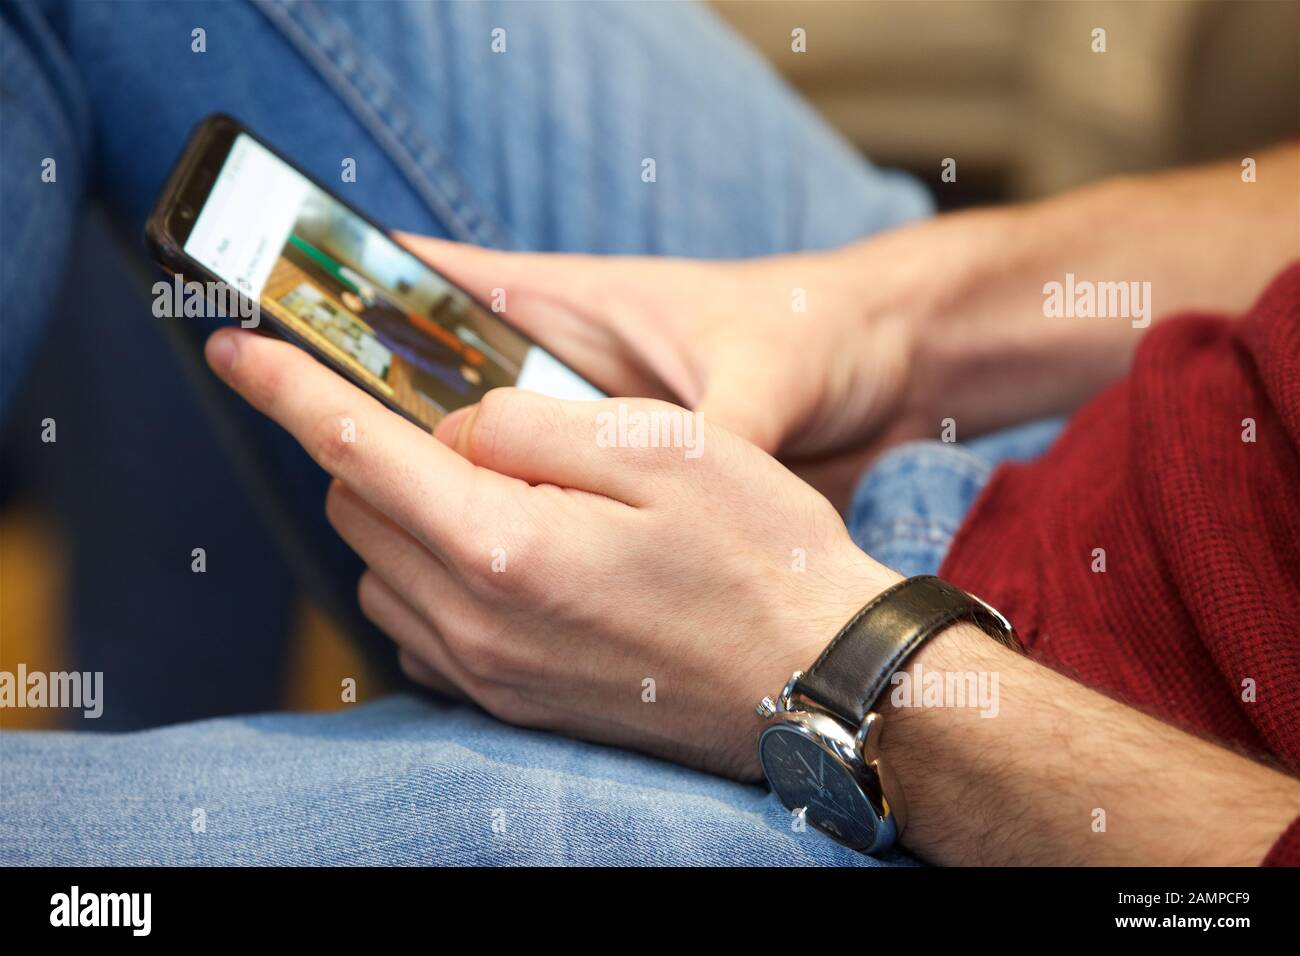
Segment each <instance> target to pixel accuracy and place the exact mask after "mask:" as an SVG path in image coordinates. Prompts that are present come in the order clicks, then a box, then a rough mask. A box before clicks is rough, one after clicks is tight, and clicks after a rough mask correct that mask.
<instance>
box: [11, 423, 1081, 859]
mask: <svg viewBox="0 0 1300 956" xmlns="http://www.w3.org/2000/svg"><path fill="white" fill-rule="evenodd" d="M1058 429H1059V425H1058V424H1057V423H1055V422H1045V423H1039V424H1034V425H1028V426H1024V427H1021V428H1017V429H1013V430H1011V431H1008V432H1003V433H1000V434H997V435H992V436H988V437H986V438H982V439H977V440H975V441H973V442H970V443H969V444H967V445H964V446H963V445H946V444H942V443H939V442H934V441H926V442H915V443H912V444H908V445H904V446H900V447H899V448H897V449H895V450H893V451H891V452H889V453H887V454H886V455H884V456H882V457H881V459H880V460H879V461H878V463H877V464H876V465H875V466H874V467H873V468H872V470H871V471H870V472H869V473H868V474H867V476H866V477H865V478H864V479H863V481H862V483H861V485H860V486H859V488H858V491H857V494H856V496H855V499H854V504H853V510H852V515H851V521H850V530H851V531H852V532H853V535H854V540H855V541H857V542H858V543H859V544H860V545H862V546H863V547H864V548H866V550H868V551H870V552H871V553H872V554H873V555H874V556H875V557H877V558H879V559H880V560H882V561H884V562H885V563H887V564H889V565H891V566H893V567H895V568H897V569H899V570H901V571H904V572H905V573H908V574H919V573H926V572H934V571H935V570H936V569H937V568H938V566H939V564H940V562H941V561H942V560H943V556H944V554H945V552H946V550H947V547H948V544H949V543H950V542H951V540H952V536H953V534H954V533H955V531H956V529H957V527H958V525H960V523H961V521H962V517H963V515H964V514H965V512H966V510H967V509H968V508H969V507H970V504H971V503H972V502H973V501H974V499H975V496H976V495H977V494H978V493H979V490H980V488H981V487H982V486H983V485H984V483H985V482H986V481H987V479H988V477H989V475H990V474H991V473H992V471H993V469H994V468H995V467H996V465H997V464H998V463H999V462H1000V461H1004V460H1011V459H1029V458H1033V457H1035V456H1037V455H1038V454H1040V453H1041V452H1042V451H1043V450H1045V449H1046V447H1047V446H1048V445H1049V444H1050V443H1051V441H1052V440H1053V438H1054V437H1055V435H1056V433H1057V431H1058ZM776 689H777V688H773V690H776ZM886 732H888V731H886ZM0 767H3V768H4V775H3V780H2V782H0V863H4V864H15V863H47V864H119V865H126V864H144V863H163V864H241V863H260V864H309V863H311V864H330V863H334V864H442V865H451V864H465V865H468V864H537V865H545V864H589V865H600V864H606V865H619V864H717V865H760V866H797V865H801V864H825V865H843V866H873V865H907V864H910V863H913V862H914V861H913V860H912V859H911V858H910V857H908V856H907V855H906V854H905V853H903V852H901V851H895V852H893V853H891V854H888V855H886V856H884V857H881V858H879V859H874V858H871V857H866V856H862V855H860V854H857V853H853V852H852V851H849V850H846V849H845V848H844V847H841V846H840V845H839V844H837V843H835V842H834V841H832V840H830V839H828V838H826V837H824V836H822V835H821V834H819V833H817V832H816V831H814V830H811V829H809V830H804V831H799V830H797V829H796V828H795V826H794V822H795V821H794V818H793V817H792V815H791V814H790V813H789V812H788V811H787V810H786V809H785V808H784V807H783V806H782V805H781V804H780V802H779V801H778V800H777V799H776V797H775V796H773V795H772V794H770V793H769V792H768V791H767V790H766V789H764V788H760V787H753V786H748V785H745V784H740V783H735V782H733V781H730V780H723V779H721V778H719V777H714V776H711V775H709V774H705V773H701V772H698V771H695V770H688V769H686V768H684V767H680V766H677V765H675V764H671V763H667V762H664V761H662V760H656V759H653V758H651V757H646V756H642V755H640V754H634V753H631V752H629V751H626V750H619V749H617V748H612V747H603V746H597V745H595V744H588V743H582V742H580V741H575V740H570V739H567V738H564V737H560V736H556V735H554V734H549V733H542V732H538V731H531V730H521V729H519V728H515V727H510V726H507V725H505V724H502V723H500V722H498V721H496V720H494V719H492V718H491V717H489V716H487V715H485V714H484V713H482V712H481V711H478V710H476V709H474V708H471V707H467V706H460V705H452V704H440V703H434V702H430V701H427V700H421V699H417V698H415V697H409V696H397V697H389V698H386V699H383V700H381V701H379V702H377V703H374V704H369V705H363V706H357V707H355V708H353V709H351V710H346V711H342V712H339V713H333V714H324V715H320V714H304V715H290V714H266V715H261V716H256V717H235V718H222V719H217V720H210V721H206V722H201V723H194V724H185V725H181V726H176V727H169V728H164V729H160V730H149V731H140V732H137V733H132V734H112V735H86V734H76V733H27V734H14V733H9V734H0ZM54 795H57V799H55V796H54ZM200 824H201V826H200ZM196 830H197V832H196Z"/></svg>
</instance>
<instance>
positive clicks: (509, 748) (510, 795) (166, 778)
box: [0, 697, 907, 866]
mask: <svg viewBox="0 0 1300 956" xmlns="http://www.w3.org/2000/svg"><path fill="white" fill-rule="evenodd" d="M0 764H2V765H3V766H4V767H5V775H4V780H3V783H2V785H0V791H2V793H0V796H2V797H3V802H2V805H3V807H4V810H3V818H2V819H0V863H3V864H5V865H13V864H53V865H108V864H114V865H131V864H147V863H148V864H203V865H216V864H226V865H236V864H267V865H275V864H279V865H292V864H324V865H329V864H425V865H435V864H441V865H497V864H533V865H555V864H578V865H618V864H631V863H645V864H689V865H698V864H716V865H791V866H797V865H807V864H835V865H860V866H870V865H873V864H877V863H879V862H881V861H876V860H872V859H871V858H869V857H864V856H860V855H859V854H856V853H853V852H851V851H849V850H846V849H844V848H843V847H840V846H839V845H838V844H836V843H834V842H833V841H831V840H829V839H826V838H825V837H822V836H821V835H820V834H818V833H816V832H815V831H813V830H811V829H808V830H805V831H803V832H796V831H795V830H794V829H793V828H792V826H791V821H792V817H791V816H790V814H788V813H787V812H786V811H785V809H784V808H783V807H781V806H780V804H779V803H777V802H776V800H775V798H773V797H771V796H769V795H768V794H767V792H766V791H765V790H763V789H760V788H758V787H751V786H746V785H744V784H738V783H734V782H731V781H727V780H722V779H720V778H717V777H711V776H709V775H707V774H702V773H697V772H695V771H691V770H687V769H685V768H682V767H678V766H676V765H674V764H670V763H665V762H663V761H658V760H653V759H651V758H648V757H642V756H639V755H636V754H632V753H628V752H626V751H620V750H615V749H611V748H607V747H598V746H594V745H591V744H583V743H577V742H574V741H570V740H566V739H564V738H562V737H556V736H554V735H551V734H544V733H538V732H534V731H525V730H517V729H514V728H509V727H506V726H504V725H502V724H500V723H498V722H496V721H494V720H492V719H491V718H489V717H487V716H485V715H483V714H481V713H479V712H478V711H474V710H470V709H468V708H462V707H449V706H439V705H435V704H429V703H425V702H421V701H418V700H416V699H415V698H412V697H391V698H387V699H385V700H383V701H380V702H378V703H375V704H371V705H368V706H365V707H358V708H356V709H354V710H349V711H346V712H343V713H336V714H329V715H299V716H290V715H265V716H259V717H247V718H225V719H221V720H214V721H209V722H206V723H198V724H186V725H182V726H178V727H171V728H166V729H161V730H151V731H143V732H139V733H134V734H124V735H96V736H94V737H89V736H86V735H82V734H69V733H29V734H13V733H11V734H3V735H0ZM286 767H289V768H291V772H288V773H286V772H285V770H286ZM54 792H57V793H59V799H58V801H52V800H51V799H50V794H51V793H54ZM885 862H907V860H906V857H904V856H902V855H896V856H895V857H892V858H890V860H889V861H885Z"/></svg>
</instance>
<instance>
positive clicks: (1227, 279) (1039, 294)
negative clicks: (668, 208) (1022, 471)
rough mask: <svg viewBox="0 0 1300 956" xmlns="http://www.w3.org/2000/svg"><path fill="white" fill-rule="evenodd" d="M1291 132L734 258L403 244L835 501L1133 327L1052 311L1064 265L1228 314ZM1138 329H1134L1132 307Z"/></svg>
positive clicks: (1282, 249)
mask: <svg viewBox="0 0 1300 956" xmlns="http://www.w3.org/2000/svg"><path fill="white" fill-rule="evenodd" d="M1297 154H1298V151H1297V147H1296V146H1294V145H1287V146H1283V147H1279V148H1276V149H1273V150H1266V151H1263V152H1262V153H1261V154H1260V155H1259V157H1258V159H1259V167H1258V169H1259V179H1258V182H1254V183H1249V184H1246V183H1243V182H1242V181H1241V177H1240V168H1239V166H1238V165H1237V163H1236V162H1235V161H1233V162H1228V163H1222V164H1218V165H1211V166H1204V167H1199V168H1195V169H1189V170H1181V171H1176V172H1172V173H1160V174H1157V175H1153V176H1146V177H1141V178H1128V179H1117V180H1113V181H1109V182H1106V183H1102V184H1099V185H1096V186H1089V187H1086V188H1084V189H1079V190H1076V191H1075V192H1072V193H1069V194H1066V195H1064V196H1061V197H1058V198H1053V199H1050V200H1046V201H1042V202H1036V203H1031V204H1026V205H1023V206H1016V207H1008V208H1000V209H990V210H977V211H973V212H963V213H958V214H951V215H946V216H940V217H938V218H936V219H933V220H929V221H927V222H921V223H916V224H913V225H909V226H906V227H903V228H900V229H895V230H892V231H890V232H887V233H883V234H881V235H878V236H874V237H872V238H870V239H866V240H864V241H862V242H858V243H855V244H853V245H851V246H847V247H845V248H843V249H839V250H835V251H833V252H825V253H805V254H800V255H788V256H773V257H769V258H764V259H753V260H747V261H744V262H706V261H700V260H671V259H652V258H634V257H598V256H574V255H540V254H532V253H527V254H518V253H501V252H492V251H489V250H484V249H476V248H472V247H467V246H460V245H457V244H455V243H450V242H444V241H440V240H434V239H425V238H421V237H418V236H403V237H401V238H402V240H403V241H404V242H405V243H406V244H407V245H408V246H409V247H410V248H411V249H412V251H414V252H415V253H417V254H418V255H421V256H423V257H424V258H425V259H427V260H428V261H429V262H431V263H432V264H433V265H434V266H435V267H436V268H438V269H440V270H442V271H443V272H445V273H447V274H448V275H449V276H451V277H452V278H453V279H455V280H457V281H458V282H460V283H461V284H462V285H464V286H465V287H466V288H468V289H470V290H471V291H472V292H474V293H476V294H477V295H478V296H479V297H480V298H482V299H484V300H485V301H497V300H499V297H498V295H497V294H496V290H501V291H503V292H504V293H505V312H506V314H507V315H508V316H509V317H510V319H511V321H513V322H515V323H516V324H518V325H520V326H521V327H522V328H523V329H524V330H525V331H527V332H528V333H529V334H530V335H532V336H533V337H534V338H536V339H537V340H538V341H540V342H541V343H542V344H544V345H546V346H547V347H548V348H550V349H551V350H552V351H554V352H555V353H556V354H558V355H559V356H560V357H561V358H563V359H565V360H566V361H567V362H569V363H570V364H571V365H573V367H574V368H576V369H577V370H578V371H580V372H582V373H583V374H585V375H587V376H588V377H589V378H590V379H591V380H592V381H593V382H595V383H596V384H597V385H600V386H602V387H603V388H604V389H605V390H606V391H608V392H610V393H611V394H620V395H644V396H649V397H655V398H664V399H668V400H670V401H673V402H676V403H677V404H680V405H685V406H687V407H689V408H698V409H703V410H704V411H705V412H706V413H707V415H708V417H709V418H710V420H712V421H713V422H714V423H716V424H720V425H723V426H725V427H727V428H728V429H730V430H732V431H734V432H736V433H737V434H739V435H741V436H742V437H744V438H747V439H749V440H750V441H752V442H753V443H754V444H756V445H758V446H759V447H760V448H762V449H763V450H764V451H767V452H770V453H772V454H774V455H777V456H778V457H779V458H780V459H781V460H782V461H784V462H786V463H787V464H788V465H789V466H790V467H791V468H792V469H793V470H794V471H795V472H796V473H797V474H799V475H800V476H801V477H803V478H804V479H805V480H807V481H809V482H810V483H811V484H813V486H814V487H816V488H817V489H818V490H819V491H821V492H822V493H823V494H825V495H827V496H828V497H829V498H830V499H831V500H832V501H834V502H835V503H836V504H837V505H838V506H841V507H842V506H843V505H844V504H845V503H846V502H847V499H848V494H849V492H850V491H851V489H852V486H853V484H854V482H855V481H856V479H857V478H858V477H859V476H860V475H861V473H862V471H863V469H864V467H865V466H866V464H867V463H868V462H869V461H870V459H871V458H872V457H873V456H874V455H875V454H877V453H879V452H880V451H881V450H883V449H884V448H887V447H889V446H890V445H892V444H895V443H897V442H900V441H905V440H908V439H913V438H921V437H938V436H939V434H940V431H941V429H942V428H943V424H942V423H943V421H944V420H945V419H952V420H953V421H954V422H955V424H956V428H957V434H958V436H959V437H960V438H961V439H963V440H964V439H966V438H970V437H973V436H975V435H978V434H980V433H982V432H986V431H990V430H993V429H996V428H1001V427H1005V426H1007V425H1012V424H1015V423H1017V422H1022V421H1030V420H1033V419H1037V418H1043V417H1047V416H1051V415H1059V414H1064V413H1067V412H1069V411H1071V410H1073V409H1074V408H1076V407H1077V406H1078V405H1079V404H1081V403H1082V402H1084V401H1086V400H1087V399H1088V398H1090V397H1091V396H1092V395H1094V394H1096V392H1097V391H1098V390H1100V389H1101V388H1102V387H1103V386H1105V385H1106V384H1107V383H1108V382H1110V381H1112V380H1114V379H1115V378H1117V377H1119V376H1120V375H1122V374H1123V373H1124V372H1125V370H1126V369H1127V367H1128V363H1129V360H1130V357H1131V355H1132V352H1133V349H1134V348H1135V347H1136V345H1137V343H1138V341H1139V339H1140V338H1141V336H1142V335H1143V333H1144V331H1145V327H1144V326H1142V327H1136V328H1135V327H1134V324H1133V323H1132V322H1131V321H1130V320H1129V319H1127V318H1124V317H1111V318H1092V317H1075V318H1047V317H1046V316H1045V315H1044V311H1043V305H1044V292H1043V287H1044V285H1045V284H1046V283H1049V282H1058V283H1059V282H1063V281H1064V280H1065V277H1066V274H1067V273H1070V274H1074V275H1077V276H1078V277H1079V278H1080V279H1084V280H1088V281H1110V282H1145V283H1150V293H1151V295H1150V300H1149V301H1148V302H1147V303H1146V305H1147V306H1148V307H1149V308H1150V309H1151V310H1152V314H1150V315H1149V316H1148V317H1147V319H1148V321H1153V322H1158V321H1159V320H1160V319H1161V318H1162V317H1164V316H1167V315H1170V314H1173V313H1175V312H1178V311H1181V310H1184V309H1187V308H1201V309H1209V310H1215V311H1226V312H1235V311H1238V310H1240V309H1243V308H1244V307H1245V306H1246V305H1248V304H1249V302H1250V300H1251V298H1252V297H1253V296H1254V295H1255V294H1257V293H1258V291H1259V289H1260V288H1262V287H1263V285H1264V283H1265V282H1267V280H1268V279H1269V278H1270V277H1271V276H1272V275H1274V274H1275V273H1276V272H1277V271H1278V270H1279V269H1280V268H1281V267H1282V265H1283V264H1284V263H1285V262H1287V261H1289V260H1290V259H1292V258H1294V257H1295V255H1296V239H1295V237H1296V226H1297V223H1296V212H1295V211H1296V208H1297V203H1300V196H1297V186H1296V176H1295V168H1296V162H1297ZM1139 325H1140V323H1139Z"/></svg>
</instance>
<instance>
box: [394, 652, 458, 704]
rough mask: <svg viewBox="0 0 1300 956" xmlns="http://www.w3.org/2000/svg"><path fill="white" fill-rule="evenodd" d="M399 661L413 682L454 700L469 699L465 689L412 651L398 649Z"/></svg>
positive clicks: (399, 664)
mask: <svg viewBox="0 0 1300 956" xmlns="http://www.w3.org/2000/svg"><path fill="white" fill-rule="evenodd" d="M397 663H398V666H400V667H401V669H402V673H403V674H405V675H406V676H407V678H408V679H409V680H410V681H411V682H412V683H416V684H419V685H421V686H422V687H428V688H430V689H431V690H435V691H437V692H438V693H439V694H441V695H442V696H444V697H450V698H451V699H452V700H458V701H468V700H469V697H468V696H466V694H465V693H464V691H462V690H461V689H460V688H459V687H457V686H456V685H455V684H453V683H452V682H451V681H449V680H447V678H445V677H443V676H442V675H441V674H439V673H438V672H437V671H436V670H434V669H433V668H432V667H430V666H429V665H428V664H426V663H424V661H422V660H420V659H419V658H418V657H416V656H415V655H414V654H412V653H411V652H410V651H407V650H403V649H402V648H400V647H399V648H398V649H397Z"/></svg>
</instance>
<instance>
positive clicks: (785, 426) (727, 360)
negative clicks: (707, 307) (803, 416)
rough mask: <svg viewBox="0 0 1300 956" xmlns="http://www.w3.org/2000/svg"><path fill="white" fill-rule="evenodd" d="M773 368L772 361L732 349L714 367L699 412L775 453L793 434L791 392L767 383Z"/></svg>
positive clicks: (778, 385) (705, 387) (741, 349)
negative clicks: (771, 367) (791, 431)
mask: <svg viewBox="0 0 1300 956" xmlns="http://www.w3.org/2000/svg"><path fill="white" fill-rule="evenodd" d="M769 368H770V358H769V359H764V358H763V357H762V356H759V355H756V354H754V353H753V352H752V351H750V350H749V349H743V348H738V347H736V346H732V347H730V348H728V349H727V350H726V351H725V352H724V353H723V354H722V355H721V356H720V357H719V359H718V361H717V362H716V363H715V364H714V365H713V367H712V368H710V370H709V373H708V380H707V381H706V383H705V386H704V396H703V397H702V398H701V399H700V401H699V403H698V404H697V406H696V410H697V411H699V412H702V413H703V414H704V418H705V420H706V421H709V422H712V423H713V424H715V425H721V426H722V427H723V428H726V429H728V430H729V431H732V432H734V433H736V434H737V435H739V436H740V437H741V438H744V439H746V440H747V441H750V442H753V443H754V444H755V445H757V446H758V447H759V448H761V449H762V450H763V451H765V452H767V453H768V454H775V453H776V451H777V449H778V448H780V446H781V443H782V442H783V441H784V440H785V438H786V436H787V432H788V431H789V425H790V423H789V414H790V410H789V407H788V395H789V390H788V389H785V388H782V387H781V384H782V383H779V382H771V381H768V380H767V378H766V377H765V376H764V374H763V373H764V372H766V371H768V370H769ZM773 386H775V387H773ZM782 396H786V399H785V400H783V397H782Z"/></svg>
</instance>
